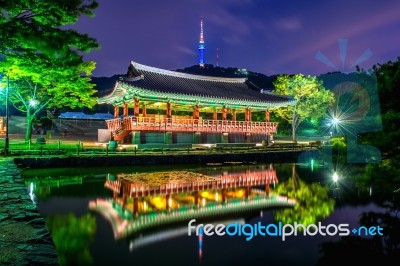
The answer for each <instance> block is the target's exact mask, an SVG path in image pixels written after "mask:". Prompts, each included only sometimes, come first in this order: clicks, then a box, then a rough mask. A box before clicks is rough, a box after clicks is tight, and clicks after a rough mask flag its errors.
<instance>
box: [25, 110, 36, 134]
mask: <svg viewBox="0 0 400 266" xmlns="http://www.w3.org/2000/svg"><path fill="white" fill-rule="evenodd" d="M33 118H34V116H33V115H31V114H30V112H28V113H27V114H26V131H25V141H28V140H30V139H31V137H32V123H33Z"/></svg>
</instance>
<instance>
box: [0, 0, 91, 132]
mask: <svg viewBox="0 0 400 266" xmlns="http://www.w3.org/2000/svg"><path fill="white" fill-rule="evenodd" d="M3 2H4V1H3ZM3 2H2V5H1V15H0V36H2V42H0V54H1V55H2V58H1V60H0V71H1V72H3V73H4V74H5V75H7V77H9V78H10V79H11V81H12V83H11V85H10V99H11V101H12V103H13V104H14V106H15V108H17V109H18V110H20V111H21V112H24V113H26V116H27V125H28V126H27V132H26V139H29V138H30V136H31V127H32V126H31V125H32V120H33V118H34V117H35V116H36V115H37V114H38V112H39V111H40V110H42V109H43V108H46V107H53V106H54V107H62V106H69V107H72V108H75V107H83V106H88V107H91V106H94V104H95V103H96V99H95V98H94V97H93V95H94V94H95V92H96V91H95V90H94V89H93V87H94V85H93V84H92V83H90V78H89V75H90V74H91V73H92V71H93V70H94V68H95V63H94V62H92V61H90V62H85V61H84V60H83V56H82V53H84V52H90V51H91V50H93V49H96V48H99V45H98V44H97V42H96V40H95V39H93V38H91V37H89V36H88V35H87V34H80V33H78V32H77V31H75V30H72V29H69V28H68V25H71V24H74V23H76V22H77V20H78V19H79V17H80V16H82V15H89V16H92V15H93V10H94V9H95V8H96V7H97V6H98V4H97V2H96V1H93V0H76V1H28V0H15V1H7V2H4V3H3ZM4 79H5V77H4V76H3V86H4V85H5V84H4ZM32 102H34V103H35V104H32Z"/></svg>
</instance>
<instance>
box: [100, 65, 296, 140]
mask: <svg viewBox="0 0 400 266" xmlns="http://www.w3.org/2000/svg"><path fill="white" fill-rule="evenodd" d="M98 103H99V104H111V105H113V106H114V119H110V120H106V123H107V127H108V130H109V131H110V132H111V136H112V137H113V138H114V140H118V141H122V142H125V143H130V142H132V143H135V144H145V143H166V144H173V143H241V142H261V141H263V140H272V139H273V134H275V133H276V132H277V127H278V123H276V122H270V110H272V109H274V108H280V107H284V106H287V105H290V104H293V103H294V99H293V98H291V97H288V96H283V95H276V94H272V93H260V88H258V87H257V86H255V85H254V84H253V83H251V82H250V81H248V80H247V79H246V78H221V77H208V76H199V75H191V74H186V73H181V72H175V71H169V70H164V69H159V68H155V67H150V66H146V65H142V64H138V63H136V62H133V61H132V62H131V64H130V66H129V68H128V73H127V76H126V77H124V78H121V80H119V81H117V82H116V84H115V86H114V88H113V91H112V92H111V93H110V94H109V95H107V96H105V97H102V98H99V100H98ZM121 109H122V114H121V113H120V111H121ZM252 112H262V113H263V115H262V116H263V117H264V113H265V121H263V122H259V121H252ZM238 118H240V120H239V119H238Z"/></svg>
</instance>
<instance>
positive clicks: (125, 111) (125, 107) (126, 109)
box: [123, 103, 129, 117]
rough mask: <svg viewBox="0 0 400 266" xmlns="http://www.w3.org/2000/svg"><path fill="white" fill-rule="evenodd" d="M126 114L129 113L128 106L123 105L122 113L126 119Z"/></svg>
mask: <svg viewBox="0 0 400 266" xmlns="http://www.w3.org/2000/svg"><path fill="white" fill-rule="evenodd" d="M128 113H129V109H128V104H127V103H124V111H123V114H124V117H128Z"/></svg>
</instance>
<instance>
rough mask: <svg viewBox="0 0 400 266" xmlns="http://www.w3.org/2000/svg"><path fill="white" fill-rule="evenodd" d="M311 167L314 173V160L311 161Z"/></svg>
mask: <svg viewBox="0 0 400 266" xmlns="http://www.w3.org/2000/svg"><path fill="white" fill-rule="evenodd" d="M310 165H311V171H314V159H311V163H310Z"/></svg>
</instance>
